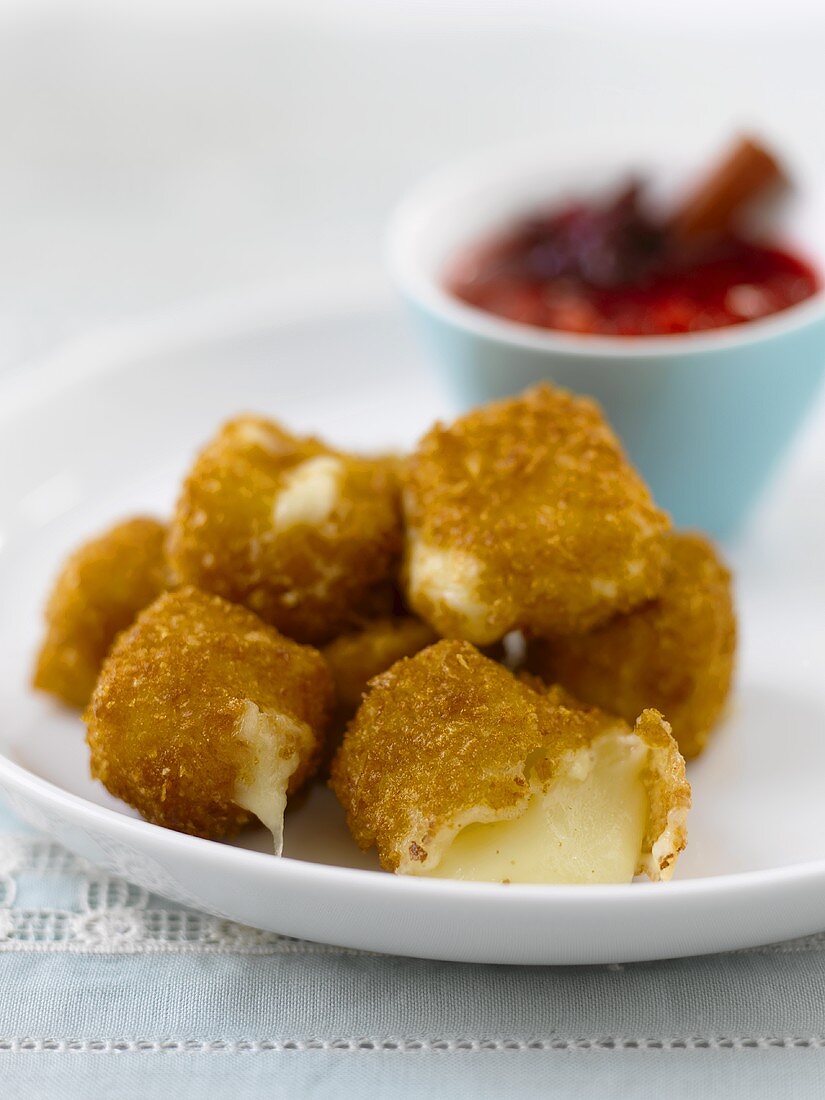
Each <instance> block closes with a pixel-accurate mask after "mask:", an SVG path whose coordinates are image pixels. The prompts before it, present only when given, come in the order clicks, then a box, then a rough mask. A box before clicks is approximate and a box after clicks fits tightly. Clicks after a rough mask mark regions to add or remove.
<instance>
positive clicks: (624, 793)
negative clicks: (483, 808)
mask: <svg viewBox="0 0 825 1100" xmlns="http://www.w3.org/2000/svg"><path fill="white" fill-rule="evenodd" d="M646 756H647V750H646V748H645V746H644V745H643V744H642V743H641V742H640V741H639V740H638V739H637V738H635V737H633V736H632V735H613V734H609V735H606V736H604V737H601V738H599V739H598V740H597V741H595V742H594V743H593V745H592V746H590V747H589V748H587V749H582V750H581V751H580V752H578V753H576V754H575V755H573V756H572V757H571V758H570V761H569V764H568V766H566V767H565V768H564V769H563V770H562V772H561V773H560V774H558V775H557V776H556V777H555V778H554V780H553V781H551V783H550V784H549V785H548V786H547V788H546V789H544V790H537V791H535V792H534V794H533V795H532V796H531V797H530V799H529V801H528V803H527V806H526V809H525V810H524V812H523V813H521V814H520V816H518V817H515V818H512V819H510V820H506V821H496V822H491V823H484V824H481V823H474V824H471V825H467V826H466V827H465V828H464V829H462V830H461V831H460V832H459V833H458V834H457V835H456V836H455V838H454V839H453V840H452V842H451V843H450V844H449V846H448V847H447V848H446V850H445V851H444V852H443V854H442V856H441V858H440V860H439V861H438V862H437V864H436V866H434V867H433V868H432V870H429V871H428V872H425V873H429V874H431V875H433V876H435V877H437V878H456V879H469V880H472V881H478V882H514V883H515V882H522V883H524V882H534V883H536V882H537V883H617V882H618V883H620V882H630V881H631V879H632V878H633V876H634V874H635V871H636V867H637V864H638V860H639V854H640V851H641V846H642V839H643V835H644V828H645V821H646V819H647V813H648V796H647V792H646V789H645V787H644V784H643V782H642V777H641V773H642V768H643V766H644V762H645V758H646Z"/></svg>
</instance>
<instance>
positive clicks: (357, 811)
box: [35, 386, 735, 881]
mask: <svg viewBox="0 0 825 1100" xmlns="http://www.w3.org/2000/svg"><path fill="white" fill-rule="evenodd" d="M46 618H47V635H46V640H45V642H44V645H43V647H42V650H41V653H40V655H39V658H38V662H37V667H36V672H35V685H36V686H37V687H39V688H42V689H43V690H46V691H49V692H51V693H52V694H54V695H56V696H57V697H58V698H60V699H62V700H63V701H65V702H67V703H69V704H70V705H73V706H83V705H85V706H86V712H85V720H86V722H87V726H88V742H89V746H90V750H91V761H92V771H93V774H94V775H96V776H97V777H98V778H100V779H101V780H102V781H103V782H104V783H105V785H106V786H107V787H108V789H109V790H110V791H112V793H114V794H116V795H118V796H119V797H121V798H123V799H124V800H125V801H127V802H129V803H130V804H131V805H133V806H135V807H136V808H137V809H138V810H139V811H140V812H141V813H142V814H143V815H144V816H145V817H147V818H148V819H149V820H150V821H154V822H156V823H158V824H162V825H166V826H169V827H172V828H175V829H180V830H182V831H185V832H190V833H194V834H197V835H201V836H209V837H220V836H227V835H230V834H231V833H232V832H233V831H235V830H236V829H237V828H239V827H240V826H241V825H243V824H244V823H245V822H246V821H247V820H248V819H249V818H250V816H252V817H257V818H258V819H259V820H261V821H263V822H264V823H265V824H266V825H267V826H268V827H269V828H270V829H271V830H272V832H273V836H274V838H275V846H276V850H277V851H280V844H281V831H282V823H283V811H284V807H285V805H286V801H287V797H288V796H291V795H292V794H293V793H294V792H295V791H296V790H297V789H298V788H299V787H300V786H301V785H302V784H303V783H304V782H306V780H308V779H309V778H310V777H311V776H312V774H313V773H314V771H315V770H316V769H317V767H318V764H319V762H321V761H323V760H325V759H328V758H329V756H330V755H331V754H332V752H333V751H334V749H335V746H336V744H337V742H338V741H339V740H340V738H341V733H342V731H343V730H344V727H345V726H346V724H347V722H349V725H348V727H347V730H346V733H345V734H344V736H343V740H342V741H341V744H340V746H339V747H338V750H337V754H336V755H335V759H334V762H333V765H332V779H331V783H332V786H333V788H334V790H335V792H336V794H337V796H338V798H339V800H340V802H341V803H342V805H343V807H344V809H345V811H346V813H347V819H348V823H349V826H350V829H351V832H352V834H353V836H354V837H355V839H356V841H357V842H358V843H359V844H361V845H362V846H363V847H369V846H371V845H373V844H374V845H375V846H376V847H377V849H378V853H379V858H380V860H381V863H382V865H383V866H384V867H385V868H386V869H388V870H395V871H399V872H402V873H415V874H427V873H435V874H438V873H451V874H454V875H455V876H456V877H494V878H497V879H505V880H509V881H616V880H617V879H622V880H625V879H626V878H627V877H628V868H629V875H630V876H632V874H634V873H636V872H638V871H644V872H646V873H647V874H648V875H649V876H650V877H652V878H666V877H669V875H670V873H672V870H673V865H674V862H675V860H676V858H677V856H678V853H679V851H680V850H681V848H682V847H684V843H685V836H686V833H685V817H686V813H687V809H688V806H689V801H690V795H689V787H688V785H687V782H686V780H685V778H684V760H683V756H693V755H696V754H697V753H698V752H700V751H701V750H702V748H703V747H704V745H705V743H706V741H707V738H708V736H709V734H710V732H711V730H712V728H713V726H714V725H715V723H716V722H717V721H718V718H719V716H720V713H721V712H722V710H723V707H724V704H725V701H726V698H727V696H728V692H729V688H730V683H731V677H732V672H733V661H734V650H735V618H734V611H733V606H732V601H731V593H730V576H729V574H728V572H727V570H726V569H725V567H724V565H723V564H722V563H721V562H720V561H719V559H718V557H717V556H716V553H715V551H714V549H713V547H712V546H711V544H710V543H709V542H708V541H707V540H705V539H703V538H702V537H701V536H698V535H688V534H682V533H674V532H672V531H671V530H670V524H669V520H668V518H667V516H666V515H665V514H664V513H662V512H661V511H660V510H659V509H658V508H657V507H656V506H655V504H654V502H653V501H652V499H651V497H650V494H649V492H648V490H647V488H646V486H645V485H644V483H643V482H642V480H641V479H640V478H639V476H638V474H637V473H636V472H635V471H634V470H633V468H632V467H631V466H630V465H629V463H628V461H627V459H626V458H625V456H624V453H623V451H622V449H621V446H620V444H619V443H618V441H617V439H616V438H615V436H614V435H613V433H612V432H611V430H610V428H609V426H608V425H607V424H606V422H605V420H604V418H603V416H602V414H601V412H600V410H599V408H598V406H596V405H595V403H593V402H592V401H590V400H588V399H586V398H580V397H575V396H573V395H571V394H568V393H566V392H564V391H561V390H558V389H555V388H553V387H550V386H541V387H538V388H536V389H534V390H532V391H529V392H528V393H526V394H524V395H522V396H520V397H517V398H513V399H510V400H506V401H502V402H499V403H496V404H492V405H489V406H486V407H484V408H481V409H478V410H475V411H473V412H471V413H469V414H468V415H466V416H464V417H462V418H460V419H459V420H457V421H456V422H455V423H454V424H452V425H450V426H446V427H445V426H442V425H436V426H435V427H434V428H433V429H432V430H431V431H430V432H428V433H427V434H426V435H425V436H424V438H423V439H422V440H421V442H420V443H419V445H418V447H417V449H416V450H415V452H414V453H413V454H412V455H411V456H410V457H409V458H408V459H407V460H405V461H403V462H399V460H397V459H395V458H390V457H387V458H365V457H360V456H355V455H350V454H346V453H344V452H341V451H337V450H334V449H332V448H330V447H328V446H327V445H325V444H324V443H322V442H320V441H319V440H317V439H314V438H299V437H296V436H293V435H291V434H290V433H289V432H287V431H286V430H284V429H283V428H282V427H280V426H279V425H277V424H275V423H273V422H272V421H269V420H266V419H264V418H262V417H257V416H245V417H239V418H236V419H235V420H233V421H230V422H229V423H227V424H226V425H225V426H224V427H223V428H222V429H221V431H220V432H219V433H218V435H217V436H216V437H215V438H214V439H213V440H212V441H211V442H210V443H209V444H208V445H207V447H206V448H205V449H204V450H203V451H202V453H201V454H200V456H199V457H198V458H197V459H196V461H195V463H194V465H193V467H192V469H191V471H190V473H189V475H188V476H187V478H186V480H185V482H184V485H183V489H182V492H181V496H180V499H179V502H178V505H177V508H176V512H175V515H174V516H173V519H172V521H171V523H170V524H169V526H168V529H167V528H164V527H163V525H161V524H158V523H156V522H155V521H152V520H145V519H139V520H133V521H129V522H127V523H125V524H120V525H118V526H117V527H115V528H113V529H112V530H111V531H109V532H107V533H106V534H104V535H103V536H101V537H99V538H97V539H95V540H94V541H93V542H91V543H88V544H87V545H86V546H85V547H82V548H81V549H80V550H78V551H77V552H76V553H75V554H74V555H73V556H72V557H71V558H70V559H69V561H68V562H67V565H66V567H65V568H64V570H63V572H62V574H61V575H60V577H59V578H58V581H57V583H56V585H55V588H54V590H53V593H52V596H51V598H50V601H49V604H48V606H47V612H46ZM513 632H520V633H521V634H522V635H523V637H524V638H525V639H526V655H527V666H528V668H529V674H528V673H522V674H520V675H516V674H515V673H514V672H513V671H511V670H510V669H509V668H506V667H505V666H504V665H502V664H500V663H498V662H497V661H495V660H493V659H492V658H491V657H490V656H484V655H482V653H481V652H479V650H478V649H477V648H476V647H478V646H482V647H493V648H492V649H488V650H487V652H488V653H494V654H495V655H497V656H499V655H500V654H501V652H503V649H502V646H501V643H502V641H503V640H504V639H505V638H506V637H507V636H508V635H511V634H512V633H513ZM439 638H442V639H447V640H445V641H440V642H439V640H438V639H439ZM317 646H321V647H322V648H321V650H320V651H319V650H318V649H317V648H313V647H317ZM551 684H559V685H562V687H563V688H564V689H567V690H566V691H561V690H560V689H559V688H552V690H549V689H548V685H551ZM368 685H369V686H368ZM568 692H569V694H568ZM362 698H363V701H362ZM577 700H578V701H577ZM597 708H598V709H597ZM662 715H664V716H665V718H667V719H668V720H669V721H670V722H672V724H673V736H671V732H670V726H669V725H668V721H665V718H663V717H662ZM674 738H675V739H676V740H675V741H674ZM677 741H678V746H679V749H681V753H680V752H679V751H678V749H677V746H676V742H677ZM599 784H602V786H601V787H600V786H599ZM588 785H589V786H588ZM585 788H587V789H588V790H590V792H591V794H592V792H593V791H596V790H597V789H598V791H599V792H600V793H599V796H598V799H597V802H598V803H599V804H600V805H602V806H604V807H605V810H604V812H605V813H606V814H607V815H608V816H607V818H606V819H605V820H604V821H597V822H596V823H595V824H594V822H593V815H594V812H595V811H592V809H588V810H587V811H586V812H585V810H584V809H583V807H584V806H585V805H586V802H587V800H586V798H585V797H583V794H582V792H584V791H585ZM617 792H618V793H617ZM539 807H540V808H541V814H543V820H544V822H545V825H544V826H542V828H544V829H545V833H544V839H543V842H542V844H541V845H540V846H539V847H540V848H541V850H542V852H543V853H544V854H543V855H542V856H541V857H540V858H539V859H538V862H536V860H535V859H533V860H532V862H531V860H528V859H525V858H522V857H521V856H519V857H518V858H516V857H515V856H513V846H514V845H515V846H516V847H518V848H519V850H520V851H522V850H523V849H524V847H525V841H524V836H523V835H522V834H524V833H525V830H526V828H527V823H529V822H532V820H533V817H536V820H538V816H537V815H538V814H539V809H538V808H539ZM633 807H635V809H633ZM631 811H632V812H631ZM531 815H532V816H531ZM611 815H612V816H611ZM530 827H531V828H533V826H532V825H530ZM485 829H486V830H487V832H484V830H485ZM491 829H494V830H497V831H496V832H491V831H490V830H491ZM519 829H520V830H521V833H519V832H518V830H519ZM588 837H589V838H590V839H589V840H587V841H586V838H588ZM493 842H495V844H497V845H498V853H497V854H498V862H496V859H493V861H492V863H490V861H489V860H488V859H487V855H488V854H489V853H487V852H486V848H489V846H490V844H492V843H493ZM588 844H589V847H588ZM596 848H598V849H599V851H600V852H602V853H603V851H604V850H606V849H610V850H611V851H612V852H613V853H614V856H615V858H612V857H611V859H608V860H607V861H605V860H604V858H602V855H598V856H597V855H596V854H595V852H596ZM549 849H552V850H553V851H554V852H555V851H556V850H558V852H559V853H562V855H563V858H562V856H559V857H558V858H556V856H553V859H551V860H549V862H548V857H547V851H548V850H549ZM479 852H481V853H482V854H481V855H479ZM501 852H504V853H505V855H506V856H507V861H506V863H507V866H506V867H505V868H504V870H502V863H501V860H502V859H503V858H504V857H503V856H501ZM617 853H619V854H621V858H619V854H617ZM622 853H623V854H622ZM510 856H513V858H510ZM459 857H460V858H459ZM571 860H572V862H571ZM439 865H440V866H441V872H439ZM510 866H512V868H513V870H512V872H510V871H508V870H507V868H508V867H510ZM445 869H446V870H445ZM505 872H506V873H505Z"/></svg>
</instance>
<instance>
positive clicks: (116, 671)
mask: <svg viewBox="0 0 825 1100" xmlns="http://www.w3.org/2000/svg"><path fill="white" fill-rule="evenodd" d="M331 704H332V683H331V678H330V674H329V670H328V669H327V667H326V664H325V663H324V659H323V658H322V657H321V655H320V653H318V651H317V650H315V649H312V648H310V647H309V646H303V645H299V644H298V643H297V642H293V641H290V640H289V639H288V638H284V637H283V636H282V635H281V634H279V633H278V631H277V630H275V629H274V628H273V627H270V626H267V625H266V624H265V623H263V622H262V621H261V620H260V619H259V618H258V617H257V616H256V615H253V613H252V612H251V611H247V609H246V608H243V607H237V606H234V605H233V604H230V603H227V602H226V600H223V599H221V598H220V597H218V596H209V595H206V594H204V593H202V592H198V591H197V590H196V589H194V588H183V589H179V590H178V591H176V592H170V593H167V594H166V595H163V596H161V597H160V598H159V599H158V600H156V601H155V603H153V604H152V605H151V606H150V607H148V608H147V609H146V610H145V611H144V612H142V614H141V615H140V616H139V617H138V619H137V621H136V623H135V624H134V626H132V627H131V628H130V629H129V630H127V631H126V632H125V633H123V634H121V635H120V637H119V638H118V640H117V642H116V643H115V646H114V648H113V649H112V652H111V653H110V654H109V657H108V658H107V660H106V662H105V663H104V666H103V670H102V672H101V674H100V679H99V680H98V683H97V687H96V688H95V691H94V694H93V696H92V700H91V703H90V704H89V707H88V708H87V711H86V714H85V716H84V717H85V721H86V724H87V726H88V735H87V741H88V743H89V748H90V750H91V768H92V775H93V776H94V777H95V778H96V779H99V780H100V781H101V782H102V783H103V784H104V786H105V787H106V788H107V789H108V790H109V791H110V792H111V793H112V794H113V795H115V796H116V797H118V798H122V799H123V801H124V802H128V803H129V805H130V806H133V807H134V808H135V809H136V810H138V811H139V812H140V813H141V814H142V815H143V816H144V817H145V818H146V819H147V820H148V821H153V822H155V823H156V824H158V825H165V826H167V827H168V828H171V829H178V830H180V831H181V832H184V833H193V834H194V835H196V836H202V837H215V838H217V837H223V836H228V835H231V834H232V833H234V832H236V831H237V829H238V828H239V827H240V826H241V825H243V824H245V823H246V822H247V821H248V820H249V818H250V815H254V816H255V817H257V818H258V819H259V820H260V821H261V822H262V823H263V824H264V825H266V827H267V828H268V829H269V830H270V831H271V832H272V836H273V839H274V842H275V851H276V853H278V854H280V852H281V846H282V838H283V816H284V808H285V806H286V800H287V796H288V795H290V794H292V793H293V792H294V791H295V790H297V789H298V787H299V786H300V785H301V783H302V782H303V781H304V780H305V779H306V778H307V777H308V776H309V774H310V773H311V771H312V770H313V768H314V766H315V763H316V761H317V759H318V754H319V750H320V745H321V740H322V735H323V731H324V726H325V724H326V721H327V716H328V714H329V711H330V708H331Z"/></svg>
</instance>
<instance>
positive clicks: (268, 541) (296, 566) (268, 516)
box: [168, 416, 402, 643]
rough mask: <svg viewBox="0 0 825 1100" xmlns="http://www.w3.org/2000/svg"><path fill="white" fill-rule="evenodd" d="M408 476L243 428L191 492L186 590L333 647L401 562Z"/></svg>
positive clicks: (392, 467)
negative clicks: (401, 486)
mask: <svg viewBox="0 0 825 1100" xmlns="http://www.w3.org/2000/svg"><path fill="white" fill-rule="evenodd" d="M396 467H397V460H395V459H387V458H378V459H367V458H358V457H355V456H352V455H347V454H343V453H342V452H340V451H334V450H332V449H331V448H329V447H327V446H326V445H325V444H323V443H321V442H320V441H319V440H317V439H314V438H309V437H307V438H299V437H297V436H293V435H291V434H290V433H289V432H287V431H285V430H284V429H283V428H281V427H280V426H279V425H278V424H276V423H274V422H273V421H271V420H266V419H265V418H263V417H258V416H241V417H238V418H237V419H235V420H231V421H229V422H228V423H227V424H225V425H224V426H223V428H221V430H220V431H219V432H218V434H217V436H215V438H214V439H213V440H212V441H211V442H210V443H208V444H207V446H206V447H205V448H204V450H203V451H202V452H201V454H200V455H199V456H198V458H197V459H196V461H195V464H194V466H193V467H192V469H191V471H190V473H189V475H188V477H187V478H186V481H185V482H184V485H183V490H182V493H181V496H180V499H179V502H178V506H177V510H176V513H175V517H174V519H173V522H172V525H171V529H170V534H169V541H168V551H169V558H170V562H171V564H172V566H173V568H174V570H175V573H176V575H177V577H178V578H179V579H180V580H181V581H183V582H186V583H189V584H194V585H197V587H198V588H201V589H203V590H204V591H207V592H213V593H215V594H217V595H219V596H223V597H225V598H226V599H228V600H232V601H233V602H235V603H241V604H244V605H245V606H246V607H248V608H250V609H251V610H252V611H254V612H255V613H256V614H258V615H260V616H261V618H262V619H264V620H265V621H266V622H268V623H271V624H272V625H273V626H276V627H277V628H278V629H279V630H281V631H283V633H284V634H287V635H288V636H289V637H291V638H296V639H298V640H299V641H303V642H313V643H321V642H324V641H328V640H329V639H330V638H333V637H335V635H336V634H339V633H340V632H341V630H342V629H346V627H347V626H349V625H350V624H351V623H352V622H353V620H354V619H356V618H357V615H358V611H359V607H360V605H361V604H362V602H363V601H364V600H366V599H367V598H368V597H369V595H370V593H371V591H372V590H373V589H375V588H376V586H379V585H380V584H381V582H383V581H384V580H385V579H386V578H387V577H389V575H390V574H391V572H392V570H393V567H394V565H395V563H396V561H397V557H398V555H399V553H400V548H401V541H402V536H401V520H400V506H399V500H398V475H397V468H396Z"/></svg>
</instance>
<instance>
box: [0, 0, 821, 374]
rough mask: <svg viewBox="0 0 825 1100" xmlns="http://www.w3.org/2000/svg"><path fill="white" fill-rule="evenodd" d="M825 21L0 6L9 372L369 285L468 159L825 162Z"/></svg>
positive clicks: (743, 11) (807, 169) (371, 9)
mask: <svg viewBox="0 0 825 1100" xmlns="http://www.w3.org/2000/svg"><path fill="white" fill-rule="evenodd" d="M823 57H825V6H823V5H821V4H819V3H803V2H801V0H784V2H782V3H771V4H769V5H768V4H763V5H759V4H758V3H755V2H751V3H742V2H738V0H736V2H732V3H730V2H729V3H725V2H724V0H715V2H711V0H691V3H690V4H682V3H676V2H675V0H614V2H608V0H602V2H599V0H567V2H562V0H545V2H544V3H541V2H538V0H535V2H518V0H510V2H509V3H505V2H499V0H493V2H490V0H487V2H484V0H472V2H471V0H452V2H448V3H435V2H434V0H417V2H413V0H407V2H399V0H337V2H324V0H314V2H313V0H304V2H283V0H281V2H277V0H276V2H269V3H263V2H251V0H224V2H223V3H214V2H213V3H206V2H202V3H186V2H183V0H133V2H131V3H126V2H122V0H108V2H103V0H100V2H91V0H76V2H70V0H65V2H62V3H57V2H54V0H51V2H40V0H0V367H3V368H5V369H7V370H9V369H22V367H24V365H25V363H26V362H27V361H29V360H30V359H31V358H32V357H33V356H36V355H38V354H40V353H42V352H44V351H46V350H47V349H49V348H51V347H53V346H55V345H56V344H58V343H60V342H62V341H64V340H65V339H67V338H71V337H73V336H76V335H78V334H80V333H84V332H86V331H88V330H90V329H94V328H96V327H98V326H100V325H105V324H109V323H112V322H116V321H118V320H122V319H132V318H134V317H135V316H139V315H143V314H146V313H150V312H152V311H153V310H157V309H160V308H165V307H168V306H173V305H175V304H177V303H180V302H184V301H189V300H192V299H194V298H196V297H198V296H201V295H204V294H206V295H212V294H222V293H223V292H225V291H231V292H237V291H242V290H243V289H244V288H246V287H250V288H251V287H256V286H258V285H260V284H262V283H273V282H274V283H276V284H277V283H291V282H293V281H295V280H300V281H304V280H306V279H313V278H318V279H321V278H324V279H327V278H328V276H329V273H330V272H334V271H336V270H339V269H344V268H347V269H349V268H358V269H362V270H365V271H366V272H369V273H373V274H375V275H376V277H379V278H380V272H381V229H382V225H383V223H384V220H385V217H386V214H387V211H388V210H389V209H390V207H391V205H392V203H393V202H394V201H395V199H396V198H397V196H398V195H399V194H400V193H401V191H402V190H403V189H404V188H405V186H407V185H408V184H409V183H410V182H412V181H413V180H414V179H415V178H416V177H417V176H419V175H421V174H422V173H423V172H425V171H427V170H428V169H430V168H431V167H434V166H436V165H438V164H439V163H441V162H442V161H444V160H447V159H449V158H451V157H453V156H455V155H458V154H460V153H463V152H465V151H469V150H474V149H477V148H481V147H483V146H487V145H494V144H496V143H498V142H502V141H506V140H509V139H513V138H517V139H518V138H525V137H535V138H536V139H539V140H543V141H548V142H553V143H555V144H556V145H557V146H558V147H559V149H560V150H562V149H563V150H564V151H566V152H567V151H569V150H570V149H571V148H572V149H573V150H574V151H578V150H581V151H582V155H583V156H587V157H589V158H590V159H594V157H596V156H597V157H598V159H602V158H603V157H604V155H605V152H608V153H609V154H610V155H612V154H613V153H614V152H615V157H616V162H617V165H622V164H625V163H629V164H632V160H633V156H634V151H636V150H644V149H650V148H657V149H660V150H661V149H664V150H667V151H668V152H670V151H671V150H672V151H673V153H674V154H675V155H678V156H679V157H680V159H683V158H684V157H685V156H694V155H695V156H696V157H697V158H698V159H699V160H701V155H702V153H707V152H712V151H713V150H714V149H715V148H716V147H718V146H719V145H720V144H722V143H723V142H724V140H725V138H726V137H727V136H728V135H729V133H730V132H731V130H732V129H736V128H739V127H743V126H744V127H751V128H756V129H758V130H759V131H761V132H762V133H764V134H765V135H766V136H768V137H769V138H770V139H772V140H773V141H775V142H776V143H777V144H778V145H779V146H780V147H781V149H782V150H783V151H784V152H785V153H786V154H787V155H788V156H789V158H790V159H791V161H792V162H793V164H794V165H795V166H796V167H797V169H798V171H799V173H800V174H801V175H803V176H805V177H807V178H808V179H809V180H812V179H815V178H816V177H817V174H818V173H819V170H820V169H819V166H820V164H822V163H825V63H824V62H823Z"/></svg>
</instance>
